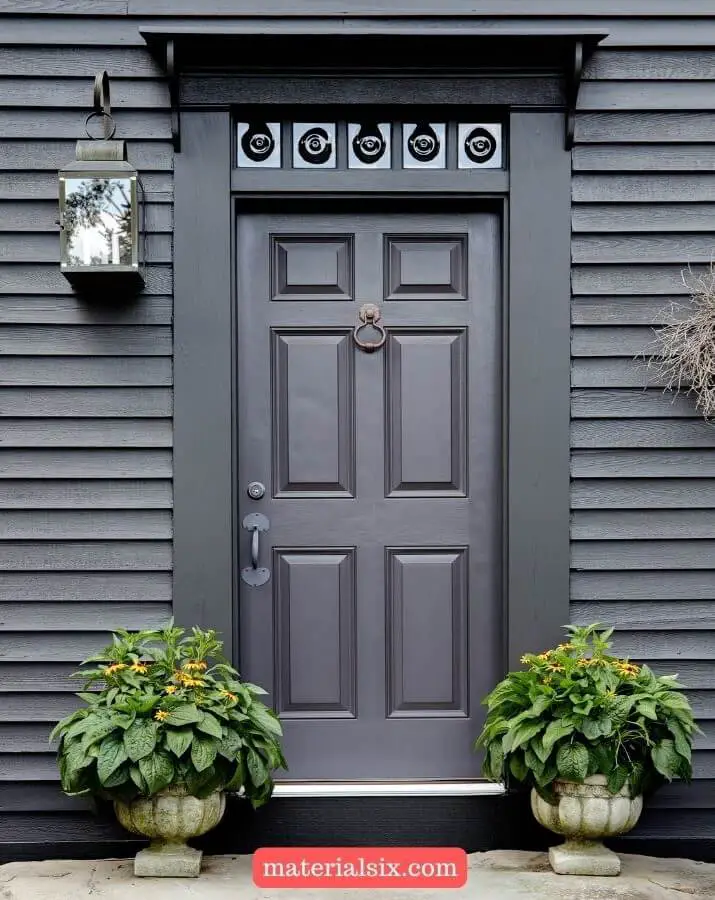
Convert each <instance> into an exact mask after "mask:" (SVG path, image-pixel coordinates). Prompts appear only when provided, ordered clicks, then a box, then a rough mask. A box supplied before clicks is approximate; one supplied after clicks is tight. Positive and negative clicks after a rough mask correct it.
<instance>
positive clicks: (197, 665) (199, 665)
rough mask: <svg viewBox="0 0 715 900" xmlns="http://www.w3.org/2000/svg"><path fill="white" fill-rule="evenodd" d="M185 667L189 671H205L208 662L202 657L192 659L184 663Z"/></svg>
mask: <svg viewBox="0 0 715 900" xmlns="http://www.w3.org/2000/svg"><path fill="white" fill-rule="evenodd" d="M184 668H185V669H186V671H187V672H205V671H206V663H205V662H204V661H203V660H200V659H190V660H189V661H188V662H186V663H184Z"/></svg>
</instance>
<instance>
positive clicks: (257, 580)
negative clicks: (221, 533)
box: [241, 513, 271, 587]
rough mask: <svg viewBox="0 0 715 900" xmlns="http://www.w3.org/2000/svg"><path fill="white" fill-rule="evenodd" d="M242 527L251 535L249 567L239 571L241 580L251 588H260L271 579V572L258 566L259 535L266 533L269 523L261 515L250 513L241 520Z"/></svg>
mask: <svg viewBox="0 0 715 900" xmlns="http://www.w3.org/2000/svg"><path fill="white" fill-rule="evenodd" d="M243 527H244V528H245V529H246V531H249V532H250V533H251V565H250V566H246V567H245V568H244V569H241V580H242V581H244V582H245V583H246V584H248V585H250V586H251V587H260V586H261V585H262V584H265V583H266V582H267V581H268V580H269V579H270V577H271V570H270V569H267V568H265V566H259V565H258V563H259V561H260V552H261V534H263V533H265V532H266V531H268V529H269V528H270V527H271V523H270V522H269V521H268V518H267V517H266V516H264V515H262V514H261V513H251V514H250V515H248V516H246V517H245V519H244V520H243Z"/></svg>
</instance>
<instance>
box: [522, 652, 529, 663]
mask: <svg viewBox="0 0 715 900" xmlns="http://www.w3.org/2000/svg"><path fill="white" fill-rule="evenodd" d="M528 662H529V657H528V656H527V655H526V654H524V655H523V656H522V657H521V663H522V664H523V665H527V663H528Z"/></svg>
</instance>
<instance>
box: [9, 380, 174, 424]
mask: <svg viewBox="0 0 715 900" xmlns="http://www.w3.org/2000/svg"><path fill="white" fill-rule="evenodd" d="M171 406H172V403H171V389H170V388H113V387H92V388H87V389H85V390H83V389H81V388H71V387H57V388H52V387H14V388H6V387H4V388H0V416H28V417H34V416H46V417H53V418H57V417H60V416H77V417H79V416H85V417H90V416H98V417H110V416H117V417H129V418H140V417H147V416H148V417H161V416H170V415H171ZM7 424H8V423H6V425H7Z"/></svg>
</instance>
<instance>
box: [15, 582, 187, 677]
mask: <svg viewBox="0 0 715 900" xmlns="http://www.w3.org/2000/svg"><path fill="white" fill-rule="evenodd" d="M35 600H52V601H55V602H57V603H69V604H74V603H85V602H90V603H92V602H97V601H102V602H105V603H116V602H131V603H137V604H142V603H162V604H166V603H170V602H171V573H170V572H168V571H152V572H147V571H134V572H132V571H128V570H124V571H116V572H113V571H108V572H86V571H83V572H43V571H36V572H3V576H2V578H0V603H19V602H23V603H25V602H27V603H30V602H33V601H35ZM73 658H74V657H73ZM1 689H2V679H0V690H1ZM45 689H47V688H45Z"/></svg>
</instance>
